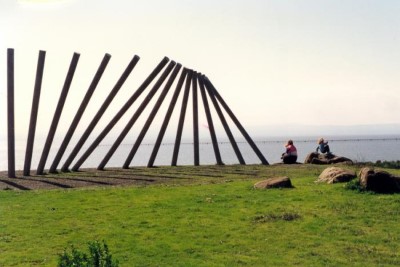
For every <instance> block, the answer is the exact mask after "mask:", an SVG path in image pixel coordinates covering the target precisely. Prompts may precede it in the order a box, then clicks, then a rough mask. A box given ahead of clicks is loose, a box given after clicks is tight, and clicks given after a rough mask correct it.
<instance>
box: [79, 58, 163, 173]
mask: <svg viewBox="0 0 400 267" xmlns="http://www.w3.org/2000/svg"><path fill="white" fill-rule="evenodd" d="M168 61H169V58H167V57H164V59H163V60H161V62H160V63H159V64H158V65H157V67H156V68H155V69H154V70H153V71H152V72H151V73H150V75H149V76H148V77H147V78H146V80H145V81H144V82H143V83H142V84H141V85H140V86H139V88H138V89H137V90H136V91H135V93H134V94H133V95H132V96H131V97H130V98H129V99H128V101H126V103H125V104H124V105H123V106H122V108H121V109H120V110H119V111H118V113H117V114H116V115H115V116H114V117H113V118H112V120H111V121H110V122H109V123H108V124H107V126H106V127H105V128H104V129H103V131H101V133H100V134H99V136H97V138H96V139H95V140H94V141H93V143H92V144H91V145H90V146H89V148H88V149H87V150H86V151H85V153H84V154H83V155H82V156H81V158H80V159H79V160H78V162H77V163H76V164H75V166H74V168H73V170H78V169H79V167H80V166H81V165H82V164H83V163H84V161H85V160H86V159H87V158H88V157H89V156H90V155H91V153H93V151H94V150H95V149H96V147H97V146H98V145H99V144H100V143H101V141H102V140H103V139H104V138H105V137H106V136H107V134H108V133H109V132H110V131H111V129H112V128H113V127H114V126H115V124H117V122H118V121H119V120H120V119H121V118H122V116H123V115H124V114H125V113H126V112H127V111H128V110H129V108H130V107H131V106H132V105H133V103H135V101H136V99H137V98H138V97H139V96H140V95H141V94H142V93H143V92H144V90H145V89H146V88H147V86H149V84H150V83H151V82H152V81H153V80H154V79H155V77H156V76H157V75H158V73H160V71H161V70H162V69H163V68H164V66H165V65H166V64H167V63H168ZM75 168H77V169H75Z"/></svg>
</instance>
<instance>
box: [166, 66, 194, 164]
mask: <svg viewBox="0 0 400 267" xmlns="http://www.w3.org/2000/svg"><path fill="white" fill-rule="evenodd" d="M192 77H193V71H192V70H189V73H188V76H187V79H186V84H185V92H184V94H183V99H182V107H181V114H180V116H179V122H178V129H177V131H176V138H175V145H174V152H173V154H172V162H171V166H176V163H177V162H178V154H179V147H180V144H181V138H182V131H183V125H184V123H185V114H186V107H187V102H188V99H189V91H190V83H191V82H192Z"/></svg>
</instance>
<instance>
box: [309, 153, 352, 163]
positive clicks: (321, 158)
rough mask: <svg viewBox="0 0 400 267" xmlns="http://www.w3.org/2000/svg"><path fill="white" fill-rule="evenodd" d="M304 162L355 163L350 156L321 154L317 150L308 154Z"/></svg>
mask: <svg viewBox="0 0 400 267" xmlns="http://www.w3.org/2000/svg"><path fill="white" fill-rule="evenodd" d="M304 163H306V164H307V163H309V164H335V163H344V164H353V161H352V160H351V159H349V158H345V157H339V156H336V155H334V154H320V153H317V152H311V153H310V154H308V155H307V157H306V159H305V160H304Z"/></svg>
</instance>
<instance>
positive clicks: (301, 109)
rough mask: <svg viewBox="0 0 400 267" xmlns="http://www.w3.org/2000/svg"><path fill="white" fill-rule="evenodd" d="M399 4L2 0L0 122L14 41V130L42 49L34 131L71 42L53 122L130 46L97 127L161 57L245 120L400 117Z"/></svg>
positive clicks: (69, 113)
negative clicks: (63, 95)
mask: <svg viewBox="0 0 400 267" xmlns="http://www.w3.org/2000/svg"><path fill="white" fill-rule="evenodd" d="M399 14H400V1H397V0H331V1H330V0H324V1H321V0H229V1H226V0H223V1H222V0H221V1H211V0H202V1H194V0H180V1H177V0H170V1H165V0H146V1H136V0H115V1H105V0H69V1H68V0H65V1H63V0H58V1H57V0H54V1H50V0H48V1H46V0H42V1H39V0H38V1H34V0H20V1H17V0H0V58H1V61H2V64H0V85H1V86H0V90H1V103H0V104H1V105H0V108H1V121H2V124H3V125H4V122H5V121H6V116H5V114H6V95H7V94H6V88H7V87H6V86H7V83H6V77H7V76H6V58H7V57H6V56H7V48H14V49H15V65H16V67H15V68H16V73H15V76H16V85H15V94H16V130H17V132H18V133H20V134H25V135H26V133H27V127H28V124H29V116H30V108H31V102H32V94H33V87H34V79H35V72H36V65H37V57H38V52H39V50H45V51H47V55H46V64H45V70H44V80H43V84H42V95H41V100H40V110H39V121H38V132H39V133H47V131H48V127H49V125H50V121H51V119H52V114H53V112H54V110H55V106H56V103H57V101H58V97H59V95H60V92H61V88H62V85H63V82H64V79H65V75H66V72H67V70H68V66H69V63H70V60H71V58H72V54H73V52H78V53H80V55H81V57H80V60H79V64H78V67H77V71H76V73H75V77H74V80H73V82H72V85H71V89H70V93H69V95H68V98H67V102H66V106H65V110H64V113H63V117H62V123H61V124H60V131H61V130H63V129H64V130H65V129H66V127H67V126H68V124H69V123H70V121H71V120H72V118H73V115H74V112H75V111H76V110H77V107H78V105H79V103H80V101H81V99H82V97H83V95H84V93H85V92H86V90H87V88H88V86H89V83H90V81H91V79H92V77H93V75H94V73H95V71H96V70H97V67H98V65H99V63H100V61H101V59H102V57H103V55H104V54H105V53H110V54H111V55H112V58H111V61H110V63H109V65H108V67H107V69H106V71H105V74H104V76H103V77H102V80H101V81H100V83H99V86H98V88H97V89H96V92H95V94H94V96H93V100H92V102H91V103H90V105H89V107H88V112H87V113H86V114H85V116H84V118H83V119H82V125H85V124H87V122H88V121H89V119H90V118H91V116H93V115H89V114H93V112H95V111H97V109H98V107H99V105H100V103H101V102H102V101H103V99H104V98H105V97H106V95H107V93H108V92H109V91H110V90H111V88H112V86H113V85H114V84H115V82H116V81H117V79H118V78H119V75H120V74H121V73H122V71H123V70H124V68H125V67H126V65H127V64H128V62H129V61H130V59H131V58H132V56H133V55H135V54H137V55H139V56H140V57H141V59H140V61H139V63H138V65H137V66H136V68H135V69H134V71H133V73H132V74H131V76H130V77H129V79H128V80H127V82H126V84H125V85H124V86H123V88H122V89H121V91H120V92H119V94H118V96H117V97H116V99H115V102H114V103H113V105H112V106H111V107H110V109H109V110H108V111H107V113H106V114H105V116H104V117H103V119H102V123H103V125H104V124H105V123H107V122H108V120H109V118H111V117H112V116H113V115H114V114H115V112H116V111H117V110H119V107H120V106H121V104H122V103H124V102H125V100H126V99H127V98H128V97H129V96H130V95H131V94H132V93H133V92H134V91H135V90H136V88H137V86H138V85H139V84H140V83H141V82H142V81H143V79H144V78H145V77H146V76H147V74H148V73H149V72H150V71H151V70H152V69H153V68H154V67H155V66H156V64H158V62H159V61H160V60H161V59H162V58H163V57H164V56H168V57H169V58H170V59H173V60H175V61H177V62H180V63H181V64H182V65H183V66H186V67H188V68H192V69H194V70H197V71H199V72H202V73H204V74H206V75H207V76H208V77H209V78H210V80H211V81H212V82H213V84H214V85H215V86H216V88H217V89H218V90H219V92H220V94H221V95H222V96H223V97H224V99H225V101H226V102H227V103H228V104H229V105H230V107H231V109H232V110H233V111H234V112H235V114H236V115H237V117H238V118H239V120H240V121H241V122H242V124H243V125H244V126H245V127H246V126H247V127H250V128H251V127H255V126H261V127H263V126H265V127H267V126H271V125H345V126H350V125H355V124H356V125H359V124H360V125H365V124H381V123H382V124H386V123H400V116H399V114H400V105H399V103H400V94H399V87H400V75H399V74H400V16H399ZM145 94H146V92H145ZM178 103H179V104H178V107H179V108H180V102H178ZM133 112H134V111H131V112H130V113H129V114H132V113H133ZM127 116H128V117H129V116H130V115H127ZM126 120H127V119H125V121H126ZM200 123H202V124H204V123H206V121H205V119H204V118H203V119H201V120H200ZM123 124H124V122H123V121H122V122H121V125H123ZM99 127H101V124H100V126H99ZM1 128H2V129H3V130H2V132H3V133H5V127H1ZM266 135H268V133H266Z"/></svg>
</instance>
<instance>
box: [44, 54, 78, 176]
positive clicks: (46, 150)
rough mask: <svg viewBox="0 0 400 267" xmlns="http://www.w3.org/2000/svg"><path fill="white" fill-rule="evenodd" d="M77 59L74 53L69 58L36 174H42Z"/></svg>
mask: <svg viewBox="0 0 400 267" xmlns="http://www.w3.org/2000/svg"><path fill="white" fill-rule="evenodd" d="M78 60H79V54H78V53H74V55H73V57H72V60H71V64H70V66H69V69H68V73H67V77H66V78H65V82H64V86H63V89H62V91H61V95H60V98H59V100H58V104H57V107H56V111H55V112H54V116H53V120H52V122H51V125H50V129H49V133H48V135H47V139H46V143H45V145H44V148H43V152H42V156H41V157H40V161H39V165H38V167H37V170H36V174H38V175H41V174H43V170H44V167H45V164H46V160H47V157H48V155H49V151H50V148H51V145H52V143H53V139H54V135H55V133H56V130H57V126H58V122H59V121H60V117H61V113H62V110H63V108H64V104H65V100H66V98H67V95H68V91H69V88H70V86H71V83H72V78H73V77H74V73H75V69H76V66H77V65H78Z"/></svg>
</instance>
